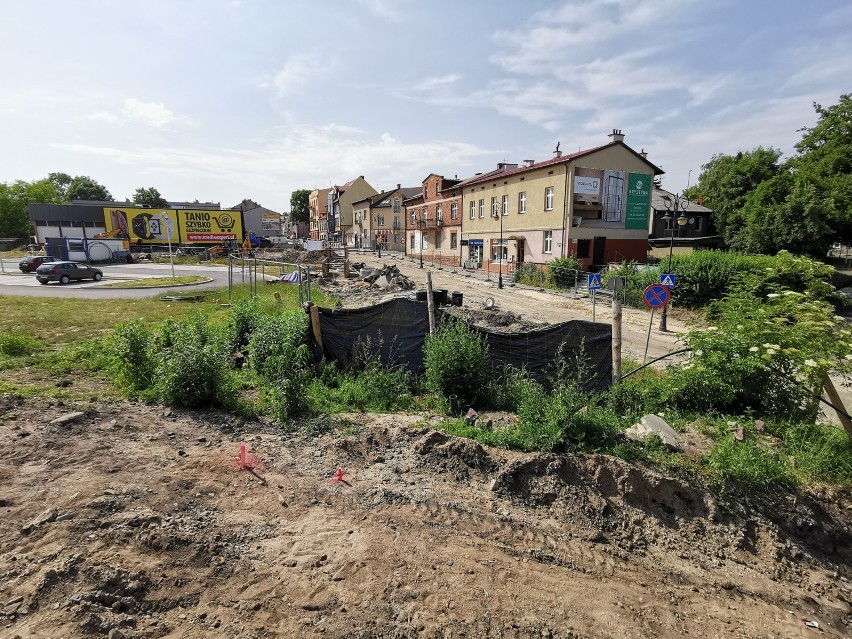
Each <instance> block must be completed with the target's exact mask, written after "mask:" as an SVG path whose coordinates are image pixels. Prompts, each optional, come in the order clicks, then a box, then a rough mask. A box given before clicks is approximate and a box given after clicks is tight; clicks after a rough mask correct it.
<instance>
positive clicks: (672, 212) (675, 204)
mask: <svg viewBox="0 0 852 639" xmlns="http://www.w3.org/2000/svg"><path fill="white" fill-rule="evenodd" d="M663 204H664V205H665V207H666V214H665V215H663V220H665V222H666V228H667V230H668V231H669V232H670V233H671V236H670V240H669V267H668V272H669V273H671V272H672V253H673V252H674V236H675V230H677V231H678V234H680V228H681V227H683V226H686V222H687V220H686V215H684V213H683V212H684V211H685V210H686V209H687V207H688V206H689V198H687V197H686V196H685V195H674V196H672V194H668V195H666V196H665V197H663ZM678 211H680V215H678V214H677V213H678ZM675 219H677V229H675V225H674V224H672V222H673V221H674V220H675ZM668 307H669V305H668V304H666V305H665V306H663V312H662V314H661V315H660V330H661V331H664V332H665V331H668V330H669V328H668V325H667V324H666V321H667V319H668Z"/></svg>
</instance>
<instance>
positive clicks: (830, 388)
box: [822, 375, 852, 440]
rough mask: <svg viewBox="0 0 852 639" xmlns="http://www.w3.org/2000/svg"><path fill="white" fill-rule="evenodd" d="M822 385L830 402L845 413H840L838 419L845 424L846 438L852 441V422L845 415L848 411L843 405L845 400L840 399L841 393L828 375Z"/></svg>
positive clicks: (824, 377)
mask: <svg viewBox="0 0 852 639" xmlns="http://www.w3.org/2000/svg"><path fill="white" fill-rule="evenodd" d="M822 385H823V387H824V388H825V394H826V395H828V400H829V401H830V402H831V403H832V404H834V405H835V406H837V408H839V409H840V410H842V411H843V413H841V412H838V413H837V417H838V418H839V419H840V423H841V424H843V430H845V431H846V436H847V437H848V438H849V439H850V440H852V420H850V419H849V418H848V417H847V416H846V415H844V413H846V412H847V411H846V406H845V405H844V404H843V400H842V399H841V398H840V393H838V392H837V389H836V388H835V387H834V382H832V381H831V378H830V377H829V376H828V375H823V377H822Z"/></svg>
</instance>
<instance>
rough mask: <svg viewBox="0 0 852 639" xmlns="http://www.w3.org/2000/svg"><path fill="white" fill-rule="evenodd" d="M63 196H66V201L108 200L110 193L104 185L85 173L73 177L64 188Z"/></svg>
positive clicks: (110, 198) (109, 199)
mask: <svg viewBox="0 0 852 639" xmlns="http://www.w3.org/2000/svg"><path fill="white" fill-rule="evenodd" d="M65 197H66V198H68V201H72V200H100V201H103V202H109V201H111V200H112V195H111V194H110V192H109V191H107V189H106V187H105V186H103V185H101V184H98V183H97V182H96V181H95V180H93V179H92V178H90V177H89V176H87V175H78V176H76V177H75V178H73V179H72V180H71V181H70V182H69V183H68V188H67V189H66V190H65Z"/></svg>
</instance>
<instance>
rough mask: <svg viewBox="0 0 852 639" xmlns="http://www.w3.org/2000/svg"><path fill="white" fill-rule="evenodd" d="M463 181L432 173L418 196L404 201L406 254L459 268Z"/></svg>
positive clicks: (424, 181)
mask: <svg viewBox="0 0 852 639" xmlns="http://www.w3.org/2000/svg"><path fill="white" fill-rule="evenodd" d="M461 183H462V180H459V179H458V178H452V179H449V178H445V177H444V176H443V175H438V174H436V173H431V174H429V175H428V176H427V177H426V178H425V179H424V180H423V183H422V187H421V191H420V193H419V194H417V196H415V197H412V198H409V199H408V200H406V202H405V208H406V211H405V234H406V237H407V240H408V241H407V242H406V254H408V255H416V256H420V255H421V253H422V257H423V259H424V260H426V261H428V262H430V263H433V264H446V265H449V266H460V265H461V260H462V254H461V235H462V195H463V190H462V188H461V187H460V186H459V185H460V184H461Z"/></svg>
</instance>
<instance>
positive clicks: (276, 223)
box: [260, 213, 281, 235]
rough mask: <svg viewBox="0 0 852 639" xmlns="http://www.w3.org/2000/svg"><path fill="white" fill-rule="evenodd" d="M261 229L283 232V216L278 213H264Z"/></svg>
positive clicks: (261, 217)
mask: <svg viewBox="0 0 852 639" xmlns="http://www.w3.org/2000/svg"><path fill="white" fill-rule="evenodd" d="M260 230H261V231H263V232H264V233H274V234H275V235H279V234H280V233H281V217H280V216H279V215H278V214H277V213H263V214H261V216H260Z"/></svg>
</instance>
